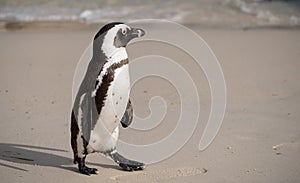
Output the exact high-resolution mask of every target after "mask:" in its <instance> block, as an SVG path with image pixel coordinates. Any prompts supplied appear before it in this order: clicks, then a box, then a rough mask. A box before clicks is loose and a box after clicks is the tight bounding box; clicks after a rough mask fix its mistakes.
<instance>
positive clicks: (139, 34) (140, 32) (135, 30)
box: [130, 28, 145, 38]
mask: <svg viewBox="0 0 300 183" xmlns="http://www.w3.org/2000/svg"><path fill="white" fill-rule="evenodd" d="M130 34H131V36H132V37H133V38H136V37H143V36H144V35H145V31H144V30H143V29H140V28H131V30H130Z"/></svg>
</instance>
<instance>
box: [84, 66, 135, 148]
mask: <svg viewBox="0 0 300 183" xmlns="http://www.w3.org/2000/svg"><path fill="white" fill-rule="evenodd" d="M100 89H101V88H100ZM129 94H130V80H129V68H128V64H126V65H123V66H122V67H120V68H118V69H116V70H115V74H114V80H113V81H112V82H111V84H110V86H109V88H108V91H107V96H106V99H105V102H104V105H103V107H102V110H101V113H100V115H99V118H98V121H97V123H96V125H95V127H94V129H93V130H92V132H91V138H90V142H89V144H90V145H91V146H92V147H93V148H94V149H95V150H96V151H100V152H105V151H108V150H111V149H113V148H114V147H115V146H116V143H117V140H118V136H119V129H118V126H119V124H120V120H121V119H122V117H123V115H124V113H125V110H126V107H127V102H128V100H129Z"/></svg>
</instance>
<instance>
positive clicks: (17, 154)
mask: <svg viewBox="0 0 300 183" xmlns="http://www.w3.org/2000/svg"><path fill="white" fill-rule="evenodd" d="M42 151H43V152H42ZM54 152H68V151H66V150H62V149H55V148H48V147H39V146H32V145H21V144H7V143H0V159H1V160H4V161H7V162H13V163H18V164H27V165H33V166H35V165H38V166H46V167H56V168H62V169H65V170H69V171H73V172H78V170H77V166H75V165H74V164H73V159H71V158H66V157H64V156H60V155H56V154H53V153H54ZM88 164H89V165H92V166H99V167H103V168H113V169H118V170H120V169H119V168H118V166H114V165H105V164H98V163H88ZM71 165H73V166H71ZM0 166H4V167H8V168H12V169H15V170H20V171H28V170H26V169H23V168H20V167H17V166H15V165H14V166H12V165H8V164H5V163H1V162H0Z"/></svg>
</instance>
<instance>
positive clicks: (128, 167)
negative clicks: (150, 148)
mask: <svg viewBox="0 0 300 183" xmlns="http://www.w3.org/2000/svg"><path fill="white" fill-rule="evenodd" d="M131 162H132V163H127V164H124V163H120V164H119V166H120V167H121V168H122V169H123V170H125V171H137V170H144V168H145V165H144V163H140V162H136V161H131Z"/></svg>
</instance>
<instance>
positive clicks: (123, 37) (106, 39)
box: [94, 22, 145, 48]
mask: <svg viewBox="0 0 300 183" xmlns="http://www.w3.org/2000/svg"><path fill="white" fill-rule="evenodd" d="M144 35H145V31H144V30H143V29H140V28H133V27H129V26H128V25H126V24H124V23H122V22H113V23H109V24H106V25H105V26H103V27H102V28H101V29H100V30H99V32H98V33H97V34H96V35H95V37H94V40H96V39H98V38H100V37H102V39H103V44H104V45H106V46H110V47H115V48H120V47H126V46H127V44H128V43H129V42H130V41H131V40H132V39H134V38H138V37H142V36H144Z"/></svg>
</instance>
